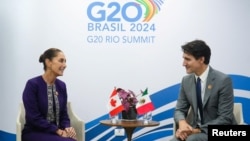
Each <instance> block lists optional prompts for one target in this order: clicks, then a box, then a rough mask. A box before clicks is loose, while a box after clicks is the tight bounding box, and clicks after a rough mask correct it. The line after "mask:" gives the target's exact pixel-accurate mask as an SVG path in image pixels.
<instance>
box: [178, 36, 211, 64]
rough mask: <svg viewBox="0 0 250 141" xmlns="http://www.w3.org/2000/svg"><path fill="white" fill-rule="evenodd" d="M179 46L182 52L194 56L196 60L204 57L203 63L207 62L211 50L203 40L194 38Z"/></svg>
mask: <svg viewBox="0 0 250 141" xmlns="http://www.w3.org/2000/svg"><path fill="white" fill-rule="evenodd" d="M181 48H182V51H183V52H184V53H187V54H190V55H192V56H194V58H195V59H196V60H197V59H199V58H201V57H204V58H205V59H204V63H205V64H207V65H208V64H209V61H210V56H211V50H210V48H209V46H208V45H207V44H206V43H205V42H204V41H202V40H194V41H191V42H188V43H186V44H185V45H182V46H181Z"/></svg>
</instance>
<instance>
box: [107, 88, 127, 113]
mask: <svg viewBox="0 0 250 141" xmlns="http://www.w3.org/2000/svg"><path fill="white" fill-rule="evenodd" d="M108 107H109V114H110V116H111V117H112V116H115V115H117V114H119V113H120V112H121V111H122V110H124V108H123V105H122V103H121V100H120V98H119V96H118V94H117V90H116V88H114V90H113V92H112V93H111V95H110V99H109V103H108Z"/></svg>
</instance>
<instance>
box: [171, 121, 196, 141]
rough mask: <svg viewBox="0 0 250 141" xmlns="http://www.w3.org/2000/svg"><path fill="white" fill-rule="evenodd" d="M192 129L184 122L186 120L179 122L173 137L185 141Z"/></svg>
mask: <svg viewBox="0 0 250 141" xmlns="http://www.w3.org/2000/svg"><path fill="white" fill-rule="evenodd" d="M192 132H193V128H192V127H191V126H190V125H189V124H188V123H187V122H186V120H180V121H179V129H178V130H177V131H176V134H175V136H176V137H177V138H180V139H181V140H185V139H186V138H187V137H188V136H189V135H190V134H192Z"/></svg>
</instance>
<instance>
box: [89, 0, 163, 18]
mask: <svg viewBox="0 0 250 141" xmlns="http://www.w3.org/2000/svg"><path fill="white" fill-rule="evenodd" d="M136 1H137V2H138V3H137V2H127V3H125V4H124V5H121V4H119V3H118V2H110V3H108V4H105V3H104V2H93V3H91V4H90V5H89V6H88V8H87V15H88V18H89V19H90V20H92V21H94V22H104V21H107V22H120V21H121V20H125V21H127V22H136V21H139V20H140V19H141V18H142V16H143V15H144V20H143V21H144V22H149V21H150V20H151V19H152V18H153V16H154V15H155V14H156V13H158V10H159V9H160V6H159V5H160V4H162V3H163V1H160V2H161V3H160V4H159V3H156V2H154V1H152V0H136ZM157 2H158V1H157ZM141 6H144V7H145V9H146V10H145V12H144V13H143V9H142V7H141ZM129 8H133V9H135V10H136V12H135V13H133V15H134V16H129V15H128V14H127V13H128V11H129ZM94 11H96V12H95V13H94Z"/></svg>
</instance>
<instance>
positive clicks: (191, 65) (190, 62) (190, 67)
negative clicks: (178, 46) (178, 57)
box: [182, 53, 204, 76]
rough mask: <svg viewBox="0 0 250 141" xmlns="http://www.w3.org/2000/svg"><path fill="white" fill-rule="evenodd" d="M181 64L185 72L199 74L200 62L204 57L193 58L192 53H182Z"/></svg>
mask: <svg viewBox="0 0 250 141" xmlns="http://www.w3.org/2000/svg"><path fill="white" fill-rule="evenodd" d="M182 57H183V64H182V65H183V66H184V67H185V68H186V72H187V73H188V74H190V73H195V74H196V75H198V76H199V75H200V74H201V73H202V64H203V62H204V61H203V60H204V57H201V58H199V59H197V60H196V59H195V58H194V56H193V55H191V54H187V53H183V56H182Z"/></svg>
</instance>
